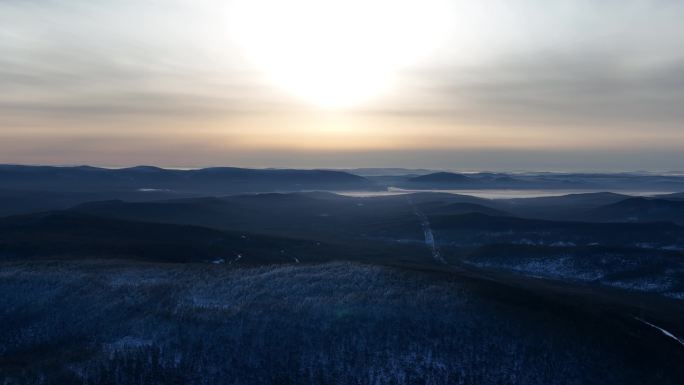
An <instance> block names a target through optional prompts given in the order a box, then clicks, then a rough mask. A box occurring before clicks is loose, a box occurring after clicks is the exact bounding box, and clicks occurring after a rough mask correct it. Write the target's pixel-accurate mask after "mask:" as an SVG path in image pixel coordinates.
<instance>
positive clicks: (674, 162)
mask: <svg viewBox="0 0 684 385" xmlns="http://www.w3.org/2000/svg"><path fill="white" fill-rule="evenodd" d="M682 17H684V2H682V1H675V0H650V1H648V0H620V1H617V0H615V1H614V0H601V1H598V0H595V1H588V0H572V1H563V0H557V1H548V0H546V1H542V0H480V1H477V2H475V1H459V0H394V1H390V0H365V1H362V0H346V1H342V0H229V1H219V0H193V1H182V0H167V1H143V0H118V1H103V0H0V163H22V164H57V165H68V164H92V165H100V166H130V165H138V164H150V165H159V166H165V167H204V166H228V165H230V166H244V167H299V168H321V167H325V168H347V167H422V168H434V169H450V170H494V171H511V170H540V171H541V170H544V171H556V170H558V171H570V170H582V171H636V170H647V171H675V170H677V171H681V170H684V127H682V122H684V23H682V22H681V19H682Z"/></svg>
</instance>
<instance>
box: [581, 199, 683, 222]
mask: <svg viewBox="0 0 684 385" xmlns="http://www.w3.org/2000/svg"><path fill="white" fill-rule="evenodd" d="M591 216H592V217H594V218H595V219H596V220H603V221H611V222H663V221H669V222H673V223H677V224H680V225H684V201H677V200H666V199H653V198H642V197H638V198H629V199H625V200H623V201H620V202H617V203H613V204H610V205H606V206H603V207H599V208H597V209H595V210H594V211H593V212H592V213H591Z"/></svg>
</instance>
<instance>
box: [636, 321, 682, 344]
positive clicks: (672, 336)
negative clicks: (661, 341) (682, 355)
mask: <svg viewBox="0 0 684 385" xmlns="http://www.w3.org/2000/svg"><path fill="white" fill-rule="evenodd" d="M634 319H635V320H637V321H639V322H641V323H643V324H645V325H648V326H650V327H652V328H654V329H656V330H658V331H659V332H661V333H663V334H664V335H665V336H666V337H669V338H672V339H673V340H675V341H677V342H679V344H680V345H682V346H684V341H682V340H680V339H679V338H678V337H677V336H675V335H674V334H672V333H670V332H668V331H667V330H665V329H663V328H661V327H659V326H656V325H654V324H652V323H650V322H648V321H646V320H643V319H641V318H639V317H634Z"/></svg>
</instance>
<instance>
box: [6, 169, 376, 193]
mask: <svg viewBox="0 0 684 385" xmlns="http://www.w3.org/2000/svg"><path fill="white" fill-rule="evenodd" d="M0 181H2V188H3V189H14V190H50V191H111V190H126V191H131V190H140V191H164V190H174V191H178V192H196V193H202V194H229V193H241V192H268V191H300V190H308V189H329V190H349V189H350V190H358V189H371V188H374V184H373V183H372V182H370V181H369V180H367V179H366V178H364V177H361V176H358V175H353V174H350V173H346V172H342V171H328V170H297V169H246V168H236V167H211V168H203V169H195V170H177V169H163V168H159V167H154V166H136V167H130V168H122V169H107V168H98V167H91V166H76V167H55V166H21V165H0Z"/></svg>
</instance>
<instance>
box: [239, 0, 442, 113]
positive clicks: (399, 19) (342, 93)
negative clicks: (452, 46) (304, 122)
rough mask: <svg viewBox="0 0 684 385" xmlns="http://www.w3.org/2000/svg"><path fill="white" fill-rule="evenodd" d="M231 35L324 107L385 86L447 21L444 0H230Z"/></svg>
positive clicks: (268, 69) (350, 102)
mask: <svg viewBox="0 0 684 385" xmlns="http://www.w3.org/2000/svg"><path fill="white" fill-rule="evenodd" d="M229 9H230V13H229V25H230V30H231V36H232V37H233V38H234V39H235V40H236V42H237V43H238V45H239V46H240V47H241V48H242V49H243V51H244V52H245V53H246V55H247V56H248V58H249V59H250V60H252V61H253V62H254V64H256V66H257V67H258V68H259V69H260V70H261V71H263V72H264V73H265V74H266V75H267V76H268V77H269V78H270V79H271V81H272V82H273V83H274V84H275V85H276V86H278V87H280V88H282V89H284V90H286V91H287V92H289V93H291V94H293V95H295V96H296V97H298V98H300V99H302V100H305V101H308V102H310V103H313V104H315V105H317V106H320V107H324V108H344V107H350V106H355V105H358V104H360V103H363V102H365V101H367V100H370V99H372V98H374V97H377V96H379V95H381V94H383V93H385V92H387V91H388V90H389V89H390V88H391V87H392V85H393V83H394V81H395V79H396V77H397V74H398V73H399V71H400V70H402V69H403V68H405V67H407V66H410V65H411V64H413V63H415V62H417V61H419V60H421V59H422V58H423V57H425V56H426V55H427V54H428V53H430V52H431V51H432V50H433V49H435V48H436V47H437V46H438V45H439V43H440V42H441V41H442V40H443V37H444V36H445V35H446V33H447V29H448V28H449V22H448V17H449V7H448V2H447V1H446V0H288V1H285V0H235V1H234V2H233V4H232V6H231V7H230V8H229Z"/></svg>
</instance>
